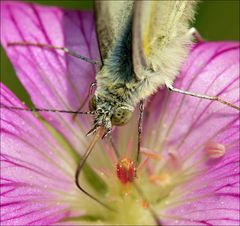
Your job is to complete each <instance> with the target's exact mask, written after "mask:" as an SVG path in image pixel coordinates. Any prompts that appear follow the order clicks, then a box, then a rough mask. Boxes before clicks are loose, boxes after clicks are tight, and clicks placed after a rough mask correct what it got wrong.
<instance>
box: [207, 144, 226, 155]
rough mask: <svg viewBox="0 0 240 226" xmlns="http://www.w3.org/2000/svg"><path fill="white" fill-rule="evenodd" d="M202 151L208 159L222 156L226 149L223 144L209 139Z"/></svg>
mask: <svg viewBox="0 0 240 226" xmlns="http://www.w3.org/2000/svg"><path fill="white" fill-rule="evenodd" d="M204 151H205V153H206V155H207V157H208V158H210V159H218V158H221V157H222V156H224V154H225V152H226V150H225V146H224V145H223V144H219V143H217V142H214V141H210V142H208V143H206V145H205V148H204Z"/></svg>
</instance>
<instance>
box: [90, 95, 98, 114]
mask: <svg viewBox="0 0 240 226" xmlns="http://www.w3.org/2000/svg"><path fill="white" fill-rule="evenodd" d="M96 99H97V98H96V96H95V95H94V96H93V97H92V98H91V99H90V101H89V109H90V111H95V110H96V109H97V103H96V102H97V101H96Z"/></svg>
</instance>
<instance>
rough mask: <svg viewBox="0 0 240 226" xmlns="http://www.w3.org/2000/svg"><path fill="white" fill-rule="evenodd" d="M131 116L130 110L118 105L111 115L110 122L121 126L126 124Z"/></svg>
mask: <svg viewBox="0 0 240 226" xmlns="http://www.w3.org/2000/svg"><path fill="white" fill-rule="evenodd" d="M131 116H132V111H130V110H128V109H126V108H122V107H119V108H117V109H116V110H115V111H114V113H113V115H112V124H113V125H117V126H122V125H124V124H126V123H127V122H128V121H129V120H130V118H131Z"/></svg>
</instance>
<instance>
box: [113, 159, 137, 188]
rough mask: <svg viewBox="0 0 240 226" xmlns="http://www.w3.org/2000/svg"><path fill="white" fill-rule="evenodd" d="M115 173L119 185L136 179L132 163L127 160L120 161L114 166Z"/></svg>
mask: <svg viewBox="0 0 240 226" xmlns="http://www.w3.org/2000/svg"><path fill="white" fill-rule="evenodd" d="M116 173H117V177H118V179H119V180H120V182H121V183H123V184H127V183H131V182H133V180H134V179H135V177H136V168H135V166H134V162H133V161H132V160H130V159H127V158H123V159H120V160H119V161H118V162H117V164H116Z"/></svg>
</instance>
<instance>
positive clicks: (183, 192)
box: [144, 42, 240, 225]
mask: <svg viewBox="0 0 240 226" xmlns="http://www.w3.org/2000/svg"><path fill="white" fill-rule="evenodd" d="M175 87H177V88H180V89H183V90H188V91H192V92H197V93H200V94H207V95H219V96H220V97H221V98H222V99H224V100H227V101H229V102H230V103H234V104H235V105H239V43H233V42H232V43H231V42H229V43H228V42H226V43H202V44H199V45H197V46H196V47H195V48H194V49H193V50H192V52H191V54H190V56H189V58H188V61H187V62H186V64H185V66H184V67H183V69H182V71H181V74H180V75H179V77H178V79H177V80H176V82H175ZM147 109H148V111H149V112H151V114H150V115H149V117H148V118H147V119H146V122H145V126H146V127H145V128H146V129H145V132H146V134H148V135H146V136H147V137H151V139H149V140H151V142H149V140H146V142H145V144H144V145H145V146H146V147H148V148H153V147H155V148H156V146H157V147H159V150H163V152H164V153H163V155H167V153H168V151H169V150H172V149H173V150H175V153H176V156H177V158H178V159H179V161H180V162H182V164H183V166H182V167H183V168H182V170H187V169H188V171H189V172H190V173H192V174H194V173H195V174H196V175H195V176H193V178H195V179H191V181H190V182H189V183H187V185H185V186H182V187H181V186H180V187H179V188H178V189H177V190H175V191H174V192H173V194H172V195H173V197H174V199H172V201H170V202H169V206H168V207H169V211H167V212H166V213H165V214H166V215H165V216H171V218H175V219H176V221H175V222H173V221H166V222H165V223H171V224H174V225H175V224H176V225H239V223H240V222H239V217H240V216H239V111H238V110H235V109H232V108H230V107H227V106H224V105H222V104H220V103H217V102H213V101H208V100H202V99H197V98H194V97H189V96H183V95H181V94H170V95H169V93H168V91H161V92H159V94H158V95H156V96H154V97H153V98H152V101H151V102H150V103H149V105H148V107H147ZM156 109H157V110H156ZM154 110H156V111H154ZM153 122H154V125H155V127H154V128H153V127H152V126H151V125H152V124H151V123H153ZM156 131H159V132H158V133H157V132H156ZM148 142H149V143H148ZM209 142H213V143H215V144H216V145H217V144H219V145H217V146H216V147H222V148H223V147H224V151H225V153H224V154H223V155H222V156H219V158H218V159H212V158H211V156H207V155H206V151H205V150H206V147H205V146H206V145H208V144H209ZM173 206H177V207H176V208H175V207H173ZM160 214H161V213H160Z"/></svg>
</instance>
